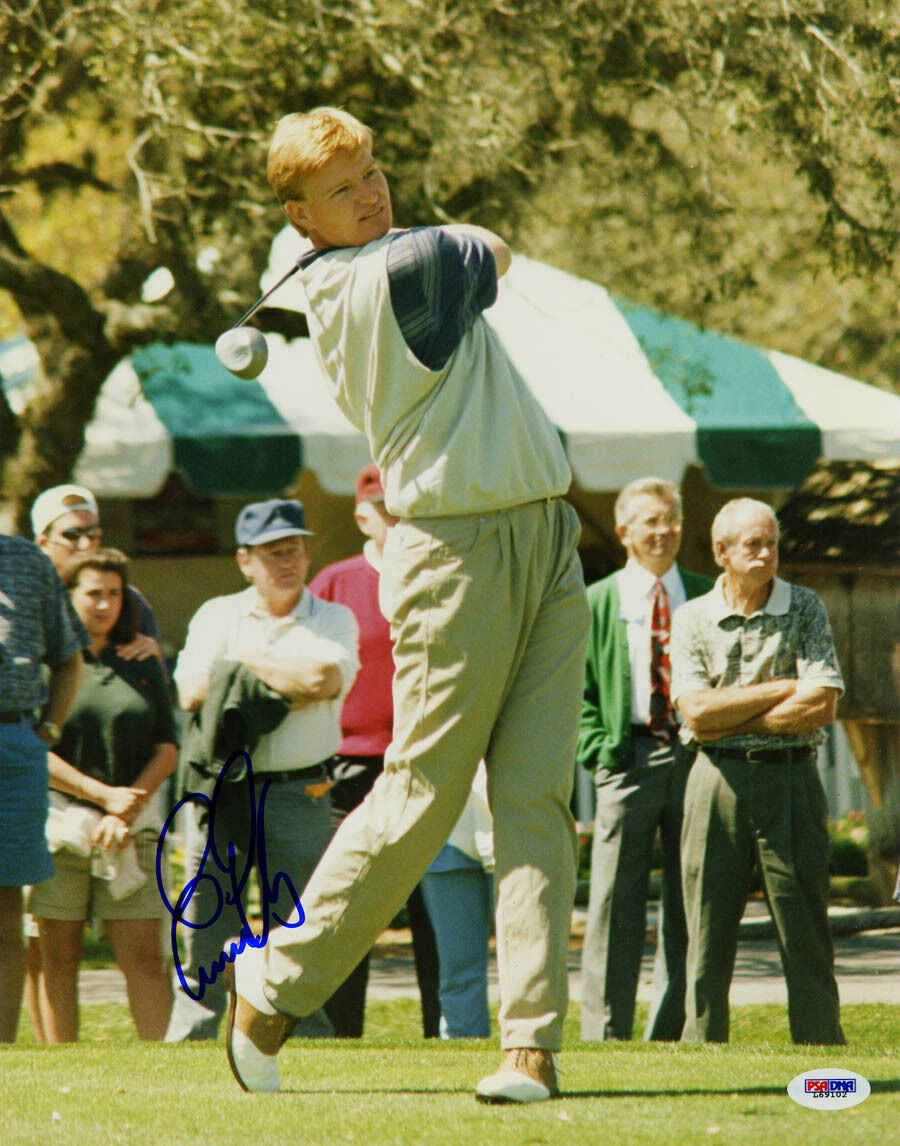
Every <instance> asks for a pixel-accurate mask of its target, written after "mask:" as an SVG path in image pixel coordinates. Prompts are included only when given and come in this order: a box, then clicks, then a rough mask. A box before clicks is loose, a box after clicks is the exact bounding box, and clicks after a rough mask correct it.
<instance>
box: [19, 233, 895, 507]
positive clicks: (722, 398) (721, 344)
mask: <svg viewBox="0 0 900 1146" xmlns="http://www.w3.org/2000/svg"><path fill="white" fill-rule="evenodd" d="M278 250H279V248H278V247H277V246H276V247H273V266H272V268H270V270H272V271H274V270H277V269H281V270H283V269H284V268H285V267H286V266H289V265H290V262H291V261H293V259H294V258H295V257H296V251H295V250H287V249H284V254H283V257H282V256H279V258H281V260H282V262H283V264H284V266H283V267H281V268H278V267H276V263H277V262H278V259H276V258H275V257H274V255H275V252H277V251H278ZM288 260H290V261H288ZM263 285H264V286H265V280H264V281H263ZM273 302H277V304H278V305H281V306H289V307H290V306H293V307H296V308H297V309H302V292H301V291H300V288H299V286H298V284H297V283H296V281H295V280H289V281H288V282H287V283H286V284H285V285H284V287H282V288H280V290H279V293H278V294H277V295H275V296H273ZM264 313H265V312H264V311H263V312H261V317H262V316H264ZM486 317H487V318H488V321H490V322H491V323H492V325H493V326H494V327H495V329H496V330H497V332H498V333H499V335H500V336H501V338H502V339H503V341H504V343H505V344H506V346H507V349H508V350H509V352H510V354H511V355H512V357H513V359H514V361H515V362H516V365H517V366H518V367H519V369H520V371H521V372H522V374H523V376H524V377H525V379H526V381H527V382H528V384H529V385H530V386H531V388H532V389H533V391H534V392H535V394H536V395H537V397H538V398H539V400H540V401H541V403H542V404H543V406H544V408H545V409H546V411H547V413H548V415H549V416H550V418H551V419H552V420H553V422H554V424H555V425H556V426H557V427H558V429H559V431H560V434H561V437H562V439H563V441H564V443H565V446H566V450H567V453H568V456H569V459H570V462H571V464H572V468H573V471H574V473H575V477H576V480H577V482H578V484H579V485H580V486H581V487H582V488H584V489H587V490H592V491H604V490H614V489H618V488H620V487H621V486H622V485H623V484H624V483H625V482H627V481H629V480H630V479H631V478H634V477H639V476H641V475H643V474H646V473H648V472H653V473H656V474H658V475H659V476H660V477H664V478H669V479H670V480H673V481H679V480H680V479H681V477H682V474H683V473H684V470H685V467H686V466H688V465H690V464H700V465H702V466H703V467H704V468H705V469H706V472H707V474H708V476H709V479H710V481H711V483H712V484H713V485H714V486H718V487H720V488H726V489H727V488H748V487H750V488H753V487H756V488H777V487H781V488H786V487H792V486H795V485H797V484H798V483H799V482H800V481H801V480H802V479H803V477H804V476H805V475H806V474H807V473H808V472H809V470H810V469H811V467H812V466H813V465H814V463H815V462H816V461H817V460H818V459H820V458H824V459H827V460H840V459H847V460H853V459H878V458H886V457H900V398H898V397H896V396H894V395H892V394H888V393H886V392H884V391H881V390H878V389H876V388H874V387H872V386H868V385H865V384H863V383H860V382H856V381H854V380H853V379H850V378H846V377H844V376H842V375H839V374H835V373H833V372H831V371H828V370H824V369H821V368H820V367H817V366H814V365H812V364H810V363H807V362H803V361H801V360H799V359H796V358H792V357H790V356H789V355H785V354H780V353H778V352H775V351H768V352H767V351H763V350H758V349H756V348H754V347H752V346H749V345H747V344H746V343H742V342H739V341H737V340H736V339H733V338H728V337H725V336H723V335H720V334H715V333H712V332H710V331H704V330H700V329H699V328H697V327H695V326H692V325H691V324H690V323H687V322H684V321H682V320H680V319H677V318H672V317H668V316H665V315H662V314H659V313H656V312H654V311H652V310H648V309H646V308H644V307H640V306H633V305H630V304H627V303H625V302H622V301H620V300H616V299H614V298H613V297H612V296H611V295H609V294H608V292H607V291H606V290H604V289H603V287H601V286H598V285H597V284H595V283H592V282H589V281H587V280H585V279H580V278H577V277H575V276H573V275H569V274H567V273H565V272H563V271H560V270H557V269H555V268H553V267H549V266H547V265H545V264H543V263H539V262H536V261H534V260H532V259H528V258H525V257H523V256H518V255H517V256H516V257H515V258H514V259H513V263H512V267H511V268H510V270H509V272H508V273H507V275H506V276H504V278H503V279H502V280H501V283H500V294H499V298H498V300H497V303H496V304H495V305H494V306H493V307H492V308H491V309H490V310H489V311H487V312H486ZM268 342H269V362H268V364H267V366H266V368H265V370H264V371H263V373H262V374H261V375H260V377H259V379H257V380H254V381H250V382H244V381H241V380H240V379H238V378H235V377H234V376H233V375H231V374H229V373H228V372H227V371H226V370H225V369H224V368H223V367H222V366H220V365H219V363H218V361H217V360H216V357H215V354H214V353H213V349H212V347H211V346H199V345H193V344H188V343H176V344H174V345H171V346H170V345H164V344H162V343H155V344H153V345H151V346H148V347H145V348H143V349H141V350H139V351H136V352H135V353H134V354H132V355H131V356H130V357H129V358H128V359H125V360H123V362H121V363H120V364H119V365H118V366H117V367H116V369H115V370H114V371H113V372H112V374H111V375H110V376H109V378H108V379H107V380H106V382H105V383H104V385H103V387H102V389H101V392H100V395H99V398H98V401H97V405H96V408H95V412H94V418H93V420H92V421H91V423H90V424H89V425H88V427H87V431H86V439H85V446H84V449H83V450H82V453H81V455H80V456H79V458H78V460H77V464H76V465H75V467H74V471H73V477H74V479H75V480H76V481H79V482H81V483H83V484H85V485H87V486H89V487H90V488H91V489H93V490H94V491H95V492H96V493H97V494H98V495H100V496H106V497H116V496H119V497H146V496H152V495H153V494H155V493H157V492H158V491H159V490H160V489H161V487H162V485H163V483H164V482H165V480H166V477H167V476H168V474H169V473H170V472H172V471H173V470H176V469H177V470H181V471H182V472H183V473H184V475H185V476H186V478H187V480H188V481H189V482H190V484H191V485H192V486H193V487H194V488H195V489H196V490H197V491H198V492H202V493H208V494H221V495H224V494H231V495H248V496H249V495H259V494H271V493H276V492H278V491H281V490H283V489H286V488H287V487H289V486H290V485H291V484H292V483H293V482H294V480H295V479H296V476H297V472H298V470H299V469H301V468H307V469H311V470H313V471H314V472H315V474H316V476H317V478H318V480H319V482H320V484H321V485H322V487H323V488H324V489H325V490H327V491H328V492H330V493H352V491H353V483H354V479H355V476H356V474H357V473H358V472H359V470H360V468H361V467H362V466H363V465H365V464H366V462H367V461H368V460H369V453H368V447H367V445H366V442H365V440H364V438H363V437H362V435H361V434H360V433H359V432H358V431H356V430H355V429H354V428H353V427H352V426H351V425H350V424H349V423H348V422H347V420H346V418H345V417H344V416H343V414H341V412H340V411H339V410H338V408H337V406H336V405H335V403H334V401H333V400H332V398H331V396H330V394H329V392H328V388H327V385H326V383H325V380H324V378H323V376H322V373H321V371H320V368H319V366H318V363H317V362H316V359H315V355H314V353H313V350H312V347H311V345H310V342H309V340H308V339H302V338H301V339H294V340H292V341H285V340H284V339H283V338H282V337H281V336H279V335H268ZM36 366H37V363H36V358H35V356H34V352H33V348H32V347H30V344H29V343H28V342H27V341H26V340H25V339H23V338H19V339H14V340H12V341H11V342H7V343H4V344H2V345H0V373H2V375H3V385H4V388H5V390H6V392H7V395H8V397H9V399H10V403H11V405H12V406H13V408H14V409H15V408H21V406H22V405H24V403H25V402H26V401H27V394H28V388H29V385H30V379H32V378H33V377H34V372H35V370H36ZM498 434H500V435H502V427H498Z"/></svg>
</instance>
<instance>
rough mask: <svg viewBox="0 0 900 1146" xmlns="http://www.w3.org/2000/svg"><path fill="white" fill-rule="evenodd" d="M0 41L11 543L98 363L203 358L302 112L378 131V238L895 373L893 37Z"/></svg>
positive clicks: (611, 18)
mask: <svg viewBox="0 0 900 1146" xmlns="http://www.w3.org/2000/svg"><path fill="white" fill-rule="evenodd" d="M0 37H2V43H3V44H4V57H5V62H4V68H6V60H8V61H9V72H8V74H7V75H6V76H5V77H4V78H0V155H2V156H3V157H4V164H3V176H2V186H0V192H2V196H3V198H2V202H0V292H6V293H7V297H8V299H10V300H11V301H12V302H13V303H14V306H15V314H16V319H17V321H20V322H21V325H22V326H23V327H24V329H25V331H26V332H27V333H28V335H29V336H30V337H31V338H32V340H33V341H34V342H35V344H36V345H37V347H38V350H39V353H40V358H41V362H42V364H43V379H42V383H41V386H40V389H39V393H38V395H37V397H36V398H35V400H34V401H33V402H32V403H31V405H30V406H29V408H28V409H27V410H26V411H25V413H24V414H23V415H22V416H21V417H19V418H18V419H16V418H14V417H13V416H12V414H11V412H10V411H9V409H8V408H6V407H5V403H4V402H3V401H2V400H0V435H2V437H0V454H2V456H3V458H5V465H4V473H3V477H4V488H5V489H6V490H8V491H12V493H13V497H14V501H15V504H16V507H17V520H18V522H19V524H20V526H21V525H23V524H24V509H23V507H24V505H25V504H26V503H27V502H29V501H30V499H31V498H32V497H33V496H34V494H35V493H36V492H37V491H38V490H39V489H40V488H42V487H44V486H46V485H48V484H51V483H53V482H55V481H59V480H64V479H65V477H66V476H67V475H68V473H69V470H70V468H71V466H72V464H73V463H74V460H75V458H76V456H77V453H78V450H79V449H80V445H81V442H82V440H83V428H84V425H85V424H86V422H87V421H88V420H89V418H90V414H91V410H92V408H93V403H94V400H95V398H96V395H97V392H98V390H99V388H100V386H101V384H102V382H103V380H104V379H105V377H106V376H107V374H108V373H109V371H110V369H111V368H112V366H113V365H114V364H115V363H116V362H117V361H118V360H119V359H120V358H121V357H122V356H124V355H125V354H127V353H128V352H129V351H130V350H131V349H133V348H134V347H135V346H137V345H140V344H141V343H144V342H148V341H154V340H159V339H175V338H179V339H188V340H195V341H205V342H209V341H211V340H212V337H213V336H214V334H215V333H217V332H218V331H219V330H221V329H222V328H224V327H225V326H227V325H228V324H229V323H230V322H232V321H234V319H235V318H236V317H237V316H238V315H239V314H240V313H241V312H242V311H243V310H244V309H245V308H246V306H247V305H248V301H250V300H252V296H253V295H254V286H255V281H256V278H257V276H258V274H259V271H260V270H261V268H262V267H263V266H264V265H265V261H266V255H267V250H268V245H269V242H270V240H271V237H272V234H273V233H274V231H275V230H276V229H277V228H278V227H279V226H280V224H281V217H280V215H279V212H278V209H277V205H276V204H275V203H274V202H273V199H272V197H271V194H270V192H269V190H268V188H267V186H266V185H265V181H264V179H263V177H262V169H263V161H264V154H265V147H266V142H267V139H268V137H269V134H270V131H271V127H272V125H273V123H274V122H275V120H276V119H277V118H278V116H279V115H281V114H282V113H284V112H285V111H288V110H296V109H302V108H305V107H311V106H314V105H316V104H320V103H332V104H341V105H343V106H346V107H348V108H349V109H350V110H351V111H353V112H355V113H356V114H358V115H360V117H361V118H363V119H365V120H366V121H367V122H369V123H370V124H371V125H372V126H373V127H374V129H375V131H376V135H377V150H378V155H379V157H380V159H381V162H382V163H383V165H384V166H385V168H386V170H387V171H388V173H389V175H390V177H391V181H392V186H393V191H394V198H395V206H396V213H397V217H398V222H399V223H400V224H412V223H422V222H433V221H441V220H445V219H450V218H457V219H460V218H461V219H465V218H474V219H477V220H478V221H479V222H483V223H485V224H486V225H488V226H494V227H496V228H497V229H498V230H499V231H500V232H501V233H503V234H504V235H505V236H507V237H509V238H510V239H511V240H512V242H513V243H514V244H515V245H516V246H518V247H519V248H520V249H523V250H526V251H529V252H530V253H533V254H535V255H537V256H539V257H544V258H548V259H549V260H550V261H553V262H556V263H557V264H558V265H562V266H566V267H568V268H569V269H572V270H576V271H579V272H580V273H584V274H588V275H589V276H590V277H593V278H596V279H598V280H599V281H603V282H604V284H605V285H607V286H609V287H611V288H613V289H617V290H619V291H620V292H621V293H625V294H628V295H630V296H631V297H632V298H633V299H634V300H635V301H640V302H644V303H646V304H649V305H654V304H656V305H658V306H663V307H665V308H666V309H675V310H677V311H678V312H679V313H682V314H683V315H684V316H685V317H687V318H691V319H694V320H696V321H701V322H710V323H715V324H716V325H718V326H721V327H723V328H725V329H730V330H731V331H732V332H733V333H735V334H738V335H744V336H754V335H755V336H757V340H765V341H768V338H767V337H765V336H766V335H767V334H769V333H770V332H771V330H772V325H773V316H777V315H779V314H780V315H782V316H783V319H782V320H777V321H776V322H775V324H774V325H775V328H776V329H778V330H782V331H783V333H784V339H783V341H784V342H787V345H784V344H783V345H782V349H786V350H793V351H794V352H796V353H804V351H807V352H808V351H810V350H812V352H813V353H812V354H811V356H814V357H817V358H819V359H820V360H822V361H825V362H826V363H827V364H830V365H834V366H836V367H838V368H844V369H846V368H848V361H849V363H850V364H851V365H853V366H854V367H855V368H856V370H857V372H858V373H859V374H861V376H864V377H870V378H871V379H872V380H874V381H877V382H878V381H880V382H882V383H883V382H884V380H885V379H886V378H887V377H888V376H891V375H893V376H896V368H897V367H898V366H900V349H898V347H897V344H896V339H895V338H894V336H893V326H894V324H895V322H896V312H895V311H894V309H893V289H892V283H893V281H895V278H894V274H893V272H894V271H895V269H896V268H895V265H894V264H895V259H896V244H897V236H898V231H900V218H898V211H897V200H896V188H895V186H894V184H895V182H896V180H894V179H893V178H892V176H893V173H894V172H896V171H897V170H898V158H900V156H898V138H897V123H898V122H900V120H898V101H900V85H898V83H897V82H896V80H895V79H894V77H895V76H896V75H897V74H900V69H898V67H897V62H898V57H900V16H898V15H896V14H894V12H893V10H892V9H891V8H887V9H885V11H879V10H876V9H875V8H874V6H872V5H870V4H867V3H865V0H828V2H827V3H826V2H825V0H818V2H811V0H796V2H794V0H735V2H734V3H732V4H729V5H720V4H715V3H712V2H711V0H710V2H701V0H604V2H602V3H601V2H598V0H520V2H518V3H516V4H511V3H509V2H508V0H254V3H252V4H250V3H247V2H246V0H183V2H180V3H174V2H172V0H118V2H109V0H76V2H75V3H74V5H73V4H72V3H71V2H63V0H14V2H13V0H0ZM210 250H214V251H216V252H218V260H217V261H216V262H215V263H214V265H212V266H211V261H210V260H204V259H203V258H201V257H200V256H201V253H202V252H209V251H210ZM159 267H167V268H168V270H169V271H170V272H171V274H172V276H173V280H174V286H173V288H172V290H171V291H169V292H168V294H166V295H165V297H164V298H163V299H160V300H157V301H154V302H149V301H144V300H143V298H142V285H143V284H144V282H145V280H146V279H147V277H148V275H149V274H150V273H151V272H152V271H153V270H154V269H156V268H159ZM204 267H205V268H206V269H203V268H204ZM840 276H843V277H844V280H845V281H844V282H843V283H841V281H840ZM823 284H825V286H826V287H827V289H826V290H824V291H823ZM825 296H827V299H828V300H831V301H829V303H828V305H827V306H826V307H825V317H824V318H823V320H822V322H821V324H820V326H819V327H818V328H817V327H816V326H815V325H813V326H810V324H809V321H808V318H809V314H810V313H811V312H812V311H813V309H814V305H813V304H814V303H816V302H818V303H820V304H821V301H822V299H823V297H825ZM848 299H849V300H850V301H849V302H848ZM829 306H830V307H831V308H832V309H831V310H829ZM797 312H799V313H800V314H802V315H803V317H804V320H806V321H805V325H804V326H803V329H802V331H800V330H798V329H797V326H798V324H797V323H796V322H795V323H794V325H793V327H791V326H790V325H789V323H788V321H787V317H786V316H787V315H788V314H796V313H797ZM273 321H274V320H273V319H271V318H270V320H269V322H268V323H267V325H269V326H270V327H271V325H272V322H273ZM295 321H296V320H295ZM835 327H839V328H840V329H842V330H845V331H846V330H847V329H848V328H854V327H855V328H856V329H857V330H858V331H859V338H858V339H857V341H856V342H853V341H850V342H848V341H847V340H846V339H844V341H843V342H841V343H838V342H837V341H836V340H833V336H832V335H831V334H830V332H831V331H833V330H834V329H835ZM759 336H761V337H759ZM829 338H832V341H831V342H829ZM817 339H818V340H819V341H817ZM804 340H805V341H804Z"/></svg>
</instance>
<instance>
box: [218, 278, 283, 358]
mask: <svg viewBox="0 0 900 1146" xmlns="http://www.w3.org/2000/svg"><path fill="white" fill-rule="evenodd" d="M299 269H300V259H298V260H297V262H296V263H294V265H293V266H292V267H291V269H290V270H289V271H288V272H287V274H285V275H282V276H281V278H280V279H279V280H278V282H277V283H275V285H274V286H272V287H269V289H268V290H267V291H266V292H265V293H264V294H262V295H260V297H259V298H258V299H257V300H256V302H255V303H254V304H253V306H251V307H250V309H249V310H248V311H246V312H245V313H244V314H242V315H241V317H240V318H239V319H238V320H237V322H236V323H235V324H234V326H232V327H230V328H229V329H228V330H226V331H225V332H224V333H222V334H220V335H219V337H218V338H217V339H216V358H218V360H219V361H220V362H221V363H222V365H223V366H224V367H225V369H226V370H228V371H230V372H231V373H232V374H235V375H236V376H237V377H238V378H243V379H247V380H249V379H251V378H256V377H258V375H259V374H261V373H262V370H263V368H264V366H265V365H266V362H267V361H268V358H269V348H268V346H267V345H266V339H265V335H264V334H263V333H262V332H261V331H259V330H257V329H256V328H255V327H245V326H244V323H245V322H246V321H247V319H248V318H252V317H253V315H254V314H256V312H257V311H258V310H259V308H260V307H261V306H262V305H263V303H264V302H265V301H266V299H267V298H268V297H269V295H271V294H274V292H275V291H276V290H278V288H279V287H280V286H281V285H282V284H283V283H285V282H287V280H288V279H289V278H290V277H291V275H293V274H296V272H297V271H298V270H299Z"/></svg>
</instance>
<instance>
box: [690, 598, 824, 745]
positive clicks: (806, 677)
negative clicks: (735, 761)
mask: <svg viewBox="0 0 900 1146" xmlns="http://www.w3.org/2000/svg"><path fill="white" fill-rule="evenodd" d="M722 583H723V577H721V576H720V577H719V579H718V580H717V581H716V583H715V585H714V586H713V588H712V589H711V590H710V591H709V592H708V593H706V594H705V595H704V596H702V597H696V598H695V599H694V600H693V601H687V602H686V603H685V604H684V605H682V606H681V608H680V609H679V610H678V612H677V613H676V614H675V616H674V617H673V618H672V642H671V657H672V697H673V699H677V697H679V696H680V695H681V694H682V693H685V692H691V691H692V690H694V689H707V688H730V687H741V686H744V685H750V684H762V683H764V682H765V681H769V680H777V679H780V678H790V679H793V680H796V681H797V682H798V683H799V684H802V685H803V686H804V687H808V688H810V689H812V688H821V687H825V688H836V689H838V690H839V691H841V692H843V690H844V679H843V677H842V676H841V670H840V668H839V666H838V661H837V654H836V652H835V648H834V639H833V637H832V635H831V626H830V624H829V623H828V614H827V613H826V612H825V606H824V605H823V603H822V600H821V598H820V597H819V596H818V594H817V593H814V592H813V590H812V589H806V588H803V587H802V586H800V585H790V584H789V583H788V582H787V581H782V580H781V578H780V577H776V578H775V583H774V585H773V586H772V592H771V593H770V594H769V599H768V601H767V602H766V604H765V605H764V606H763V608H762V609H759V610H758V611H757V612H755V613H753V614H751V616H749V617H745V616H743V614H741V613H736V612H734V610H733V609H732V608H731V607H730V606H729V604H728V602H727V601H726V600H725V596H724V593H723V591H722ZM683 735H685V736H687V737H688V738H689V733H687V732H686V730H685V732H684V733H683ZM824 737H825V730H824V729H821V728H820V729H817V730H816V731H814V732H806V733H801V734H791V735H771V734H766V733H750V734H743V735H740V736H723V737H722V738H721V739H719V740H716V741H715V746H716V747H719V748H752V747H755V748H761V747H765V748H783V747H798V746H802V745H804V744H808V745H815V744H819V743H820V742H821V741H822V740H823V739H824Z"/></svg>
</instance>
